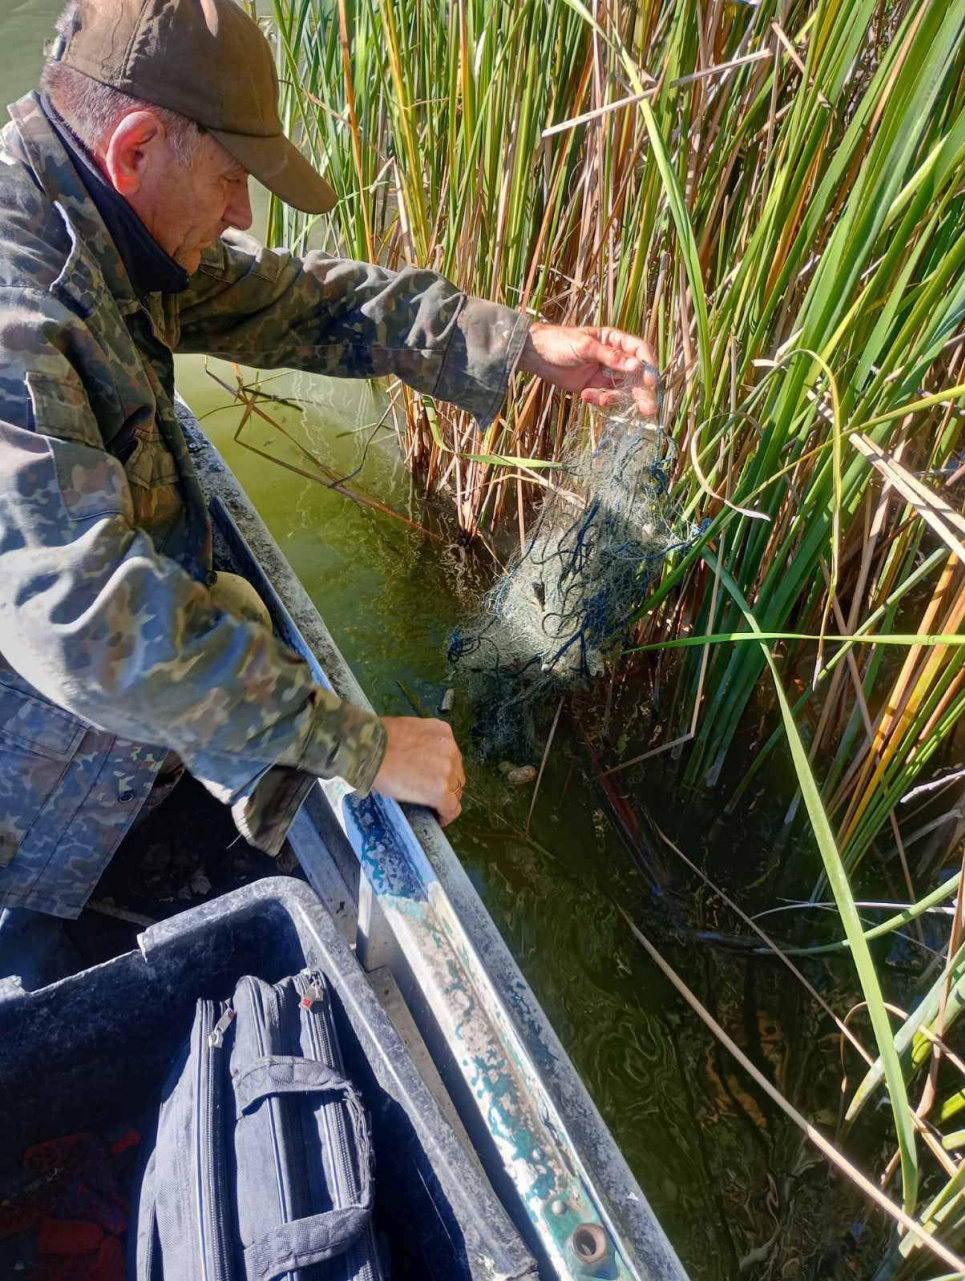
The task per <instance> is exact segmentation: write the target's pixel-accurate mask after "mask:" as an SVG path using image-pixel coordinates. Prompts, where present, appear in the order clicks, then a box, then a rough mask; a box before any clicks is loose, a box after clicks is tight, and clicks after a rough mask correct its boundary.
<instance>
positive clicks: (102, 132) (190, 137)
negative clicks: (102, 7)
mask: <svg viewBox="0 0 965 1281" xmlns="http://www.w3.org/2000/svg"><path fill="white" fill-rule="evenodd" d="M78 22H79V18H78V14H77V3H76V0H70V3H69V4H68V5H67V8H66V9H65V10H64V11H63V13H62V14H61V15H60V18H59V19H58V20H57V31H58V32H59V34H60V35H61V36H63V37H64V39H68V38H69V37H70V36H71V35H72V34H73V32H74V31H75V30H76V28H77V25H78ZM40 87H41V89H42V90H43V91H44V93H46V94H47V96H48V97H49V98H50V101H51V102H52V103H53V105H54V106H55V107H56V109H57V111H58V113H59V114H60V115H61V117H62V118H63V120H64V122H65V123H66V124H67V125H69V126H70V130H71V132H72V133H73V134H74V135H75V136H76V137H77V138H79V139H80V141H81V142H82V143H83V144H84V146H85V147H87V149H88V150H89V151H93V150H95V148H96V147H98V146H99V145H100V144H101V143H102V142H103V140H104V139H105V138H106V137H107V135H108V134H109V133H111V132H112V130H113V129H114V128H115V127H116V126H117V125H118V124H119V122H120V121H121V120H123V118H124V117H125V116H126V115H128V114H129V113H130V112H132V111H150V112H151V114H152V115H154V116H157V118H158V120H160V121H161V123H162V124H163V125H164V130H165V133H166V134H167V137H168V140H169V142H170V143H171V150H172V151H173V152H174V156H175V159H177V160H178V161H180V163H181V164H183V165H190V164H191V162H192V161H193V160H194V158H195V156H196V155H197V153H198V148H199V146H200V144H201V139H202V138H203V137H204V132H205V131H204V130H203V129H202V128H201V126H200V125H198V124H195V122H194V121H193V120H189V119H188V117H187V116H182V115H181V114H180V112H177V111H170V110H169V109H168V108H167V107H158V106H156V105H155V104H154V103H153V102H144V101H143V100H142V99H140V98H135V97H132V95H131V94H129V93H124V92H123V90H121V89H114V88H113V87H112V86H110V85H105V84H101V83H100V81H98V80H92V79H91V78H90V76H85V75H84V73H83V72H82V71H78V70H77V69H76V68H75V67H67V66H65V65H64V64H63V63H62V62H57V61H48V62H47V63H45V65H44V69H43V73H42V75H41V77H40Z"/></svg>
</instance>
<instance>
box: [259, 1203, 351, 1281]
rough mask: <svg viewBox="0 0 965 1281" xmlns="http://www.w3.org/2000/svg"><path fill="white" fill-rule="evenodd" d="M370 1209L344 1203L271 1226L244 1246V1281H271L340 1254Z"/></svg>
mask: <svg viewBox="0 0 965 1281" xmlns="http://www.w3.org/2000/svg"><path fill="white" fill-rule="evenodd" d="M371 1212H372V1207H371V1205H347V1206H345V1207H344V1208H343V1209H340V1210H326V1211H325V1212H324V1213H323V1214H310V1215H308V1216H307V1217H306V1218H304V1219H296V1220H295V1221H294V1222H293V1223H283V1224H282V1225H281V1226H280V1227H277V1228H272V1229H271V1231H269V1232H266V1233H265V1235H264V1236H262V1237H259V1238H258V1240H257V1241H253V1242H252V1244H251V1245H249V1246H246V1247H245V1275H246V1276H247V1278H248V1281H273V1278H275V1277H279V1276H284V1274H285V1273H286V1272H294V1271H295V1270H296V1269H298V1268H307V1267H308V1266H309V1265H310V1264H312V1263H321V1262H323V1260H325V1259H334V1258H335V1257H336V1256H337V1255H339V1254H343V1253H344V1252H345V1251H346V1250H347V1249H348V1248H349V1246H351V1245H352V1244H354V1242H355V1241H357V1240H358V1238H359V1237H360V1236H361V1234H362V1232H363V1231H364V1230H365V1228H366V1226H367V1224H368V1221H369V1216H370V1214H371Z"/></svg>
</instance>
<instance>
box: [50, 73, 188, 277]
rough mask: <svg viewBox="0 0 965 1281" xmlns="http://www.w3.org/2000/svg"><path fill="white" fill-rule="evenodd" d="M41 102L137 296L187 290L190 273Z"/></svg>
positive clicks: (54, 112)
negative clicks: (157, 239)
mask: <svg viewBox="0 0 965 1281" xmlns="http://www.w3.org/2000/svg"><path fill="white" fill-rule="evenodd" d="M40 101H41V105H42V106H43V109H44V112H45V113H46V115H47V118H48V120H49V121H50V123H51V125H52V126H53V128H54V130H55V132H56V134H57V137H58V138H59V139H60V141H61V142H62V143H63V145H64V148H65V150H66V152H67V154H68V155H69V156H70V158H71V160H72V161H73V162H74V166H75V167H76V169H77V172H78V174H79V175H80V178H81V181H82V182H83V184H84V186H85V187H86V189H87V194H88V195H89V196H90V198H91V200H92V201H93V202H94V204H95V205H96V207H97V212H98V213H99V214H100V216H101V218H103V220H104V225H105V227H106V228H107V231H108V234H109V235H110V237H111V239H112V240H113V241H114V244H115V245H116V247H117V252H118V253H119V254H120V256H121V261H122V262H123V263H124V266H125V268H126V270H127V274H128V276H129V277H130V280H131V284H132V285H133V287H134V291H135V293H136V294H137V295H138V296H139V297H140V298H142V299H143V298H146V297H147V295H148V294H153V293H164V294H177V293H180V292H181V290H182V289H186V288H187V287H188V280H189V277H188V273H187V272H186V271H185V270H184V268H183V267H182V266H181V265H180V264H179V263H177V262H175V261H174V259H173V258H172V257H171V255H170V254H169V253H167V252H166V251H165V250H164V249H162V248H161V246H160V245H159V244H158V242H157V241H156V240H155V239H154V237H153V236H152V235H151V233H150V232H149V231H148V229H147V227H145V226H144V223H143V222H141V220H140V218H139V217H138V216H137V214H136V213H135V212H134V210H133V209H132V208H131V206H130V205H129V204H128V203H127V201H126V200H125V199H124V197H123V196H122V195H119V194H118V192H116V191H115V190H114V188H113V187H112V186H111V184H110V183H109V182H108V181H107V179H106V178H105V177H104V175H103V174H102V173H101V171H100V169H98V167H97V165H96V163H95V161H94V158H93V156H92V155H91V154H90V152H89V151H88V150H87V148H86V147H85V146H84V144H83V143H82V142H81V141H80V139H79V138H76V137H75V136H74V135H73V133H71V131H70V126H69V125H68V124H67V123H66V122H65V121H64V120H62V119H61V117H60V116H59V115H58V114H57V109H56V107H54V106H53V104H52V103H51V101H50V99H49V98H48V97H47V95H46V94H43V95H41V99H40Z"/></svg>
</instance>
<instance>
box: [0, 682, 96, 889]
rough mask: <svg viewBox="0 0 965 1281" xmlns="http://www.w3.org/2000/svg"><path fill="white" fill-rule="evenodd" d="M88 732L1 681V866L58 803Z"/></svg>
mask: <svg viewBox="0 0 965 1281" xmlns="http://www.w3.org/2000/svg"><path fill="white" fill-rule="evenodd" d="M84 732H85V727H84V725H83V724H82V723H81V722H79V721H77V720H76V719H75V718H74V717H73V716H71V715H70V714H69V713H67V712H63V711H61V710H60V708H58V707H54V706H53V705H52V704H49V703H46V702H43V701H42V700H41V699H39V698H34V697H33V696H32V695H30V694H26V693H24V692H23V691H22V690H18V689H11V688H10V687H9V686H6V685H3V684H0V866H6V865H7V864H8V863H10V862H11V860H12V859H13V858H14V856H15V855H16V853H17V851H18V850H19V849H20V846H21V845H22V844H23V842H24V841H25V840H26V839H27V837H28V836H29V834H30V830H31V828H32V827H33V825H34V824H35V823H36V821H37V819H38V818H40V816H41V815H42V814H43V813H44V811H45V810H46V809H47V807H48V806H49V805H50V804H51V803H53V802H54V799H55V793H56V792H57V789H58V788H59V787H60V784H61V783H62V781H63V778H64V775H65V774H66V773H67V770H68V768H69V766H70V762H71V759H72V758H73V756H74V755H75V753H76V752H77V749H78V747H79V746H80V742H81V739H82V738H83V736H84Z"/></svg>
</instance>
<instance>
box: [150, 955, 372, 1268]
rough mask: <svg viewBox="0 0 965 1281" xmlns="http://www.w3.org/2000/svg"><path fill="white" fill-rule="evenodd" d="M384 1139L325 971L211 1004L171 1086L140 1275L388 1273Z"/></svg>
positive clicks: (154, 1160) (243, 983)
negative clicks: (376, 1207) (380, 1168)
mask: <svg viewBox="0 0 965 1281" xmlns="http://www.w3.org/2000/svg"><path fill="white" fill-rule="evenodd" d="M371 1216H372V1145H371V1141H370V1137H369V1133H368V1127H367V1123H366V1118H365V1113H364V1110H363V1107H362V1102H361V1099H360V1097H359V1095H358V1093H357V1091H356V1090H355V1088H354V1086H353V1085H352V1084H351V1083H350V1082H349V1081H348V1080H346V1078H345V1076H344V1073H343V1070H342V1064H341V1055H340V1053H339V1049H338V1044H337V1042H336V1039H335V1025H334V1022H333V1019H332V1011H331V1008H330V1001H329V996H328V991H327V989H326V986H325V982H324V979H323V978H322V976H321V975H320V974H318V973H315V972H312V973H308V972H306V973H303V974H298V975H296V976H295V977H294V978H289V979H285V980H284V981H283V982H281V983H276V984H275V985H274V986H272V985H271V984H268V983H265V982H263V981H262V980H261V979H257V978H243V979H241V980H240V981H239V983H238V985H237V987H236V988H235V992H234V998H233V1000H232V1001H230V1002H225V1003H220V1004H219V1003H217V1002H214V1001H204V1000H202V1001H199V1002H198V1004H197V1009H196V1013H195V1019H194V1026H193V1028H192V1031H191V1037H190V1040H189V1042H188V1043H187V1044H186V1045H184V1046H183V1047H182V1049H181V1052H180V1053H179V1055H178V1058H177V1060H176V1061H175V1063H174V1066H173V1068H172V1070H171V1073H170V1075H169V1077H168V1080H167V1081H166V1083H165V1085H164V1087H163V1089H162V1092H161V1106H160V1111H159V1114H158V1123H157V1139H156V1142H155V1144H154V1147H153V1150H152V1151H151V1155H150V1158H149V1160H148V1163H147V1166H146V1169H145V1173H144V1179H143V1182H142V1186H141V1191H140V1201H139V1209H138V1216H137V1240H136V1265H135V1275H136V1277H137V1281H188V1279H190V1281H194V1278H206V1279H207V1281H273V1279H274V1278H278V1277H284V1278H285V1281H322V1279H323V1278H324V1281H381V1271H380V1269H379V1264H378V1256H377V1252H376V1249H375V1244H374V1237H373V1232H372V1223H371Z"/></svg>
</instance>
